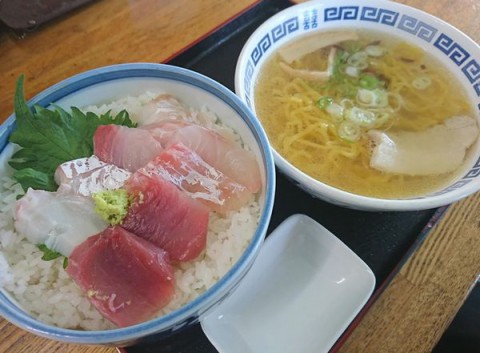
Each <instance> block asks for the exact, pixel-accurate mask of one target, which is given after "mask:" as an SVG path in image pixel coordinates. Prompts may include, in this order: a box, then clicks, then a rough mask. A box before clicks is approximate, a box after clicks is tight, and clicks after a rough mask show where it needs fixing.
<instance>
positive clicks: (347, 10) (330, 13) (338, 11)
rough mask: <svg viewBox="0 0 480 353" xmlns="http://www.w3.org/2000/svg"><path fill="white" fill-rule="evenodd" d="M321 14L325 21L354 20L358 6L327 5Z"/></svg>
mask: <svg viewBox="0 0 480 353" xmlns="http://www.w3.org/2000/svg"><path fill="white" fill-rule="evenodd" d="M323 16H324V19H325V22H327V21H337V20H356V19H357V17H358V6H340V7H327V8H326V9H325V10H324V12H323Z"/></svg>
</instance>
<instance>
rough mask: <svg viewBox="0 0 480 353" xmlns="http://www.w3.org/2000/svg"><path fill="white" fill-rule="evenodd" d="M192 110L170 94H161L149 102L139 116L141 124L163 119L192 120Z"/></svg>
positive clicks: (138, 120)
mask: <svg viewBox="0 0 480 353" xmlns="http://www.w3.org/2000/svg"><path fill="white" fill-rule="evenodd" d="M192 114H193V113H192V112H191V111H190V110H188V109H187V108H185V107H184V106H183V105H182V104H181V103H180V102H179V101H178V100H177V99H176V98H175V97H173V96H172V95H170V94H161V95H159V96H158V97H157V98H155V99H154V100H152V101H151V102H149V103H147V104H146V105H145V106H144V107H143V109H142V110H141V112H140V114H138V117H137V123H138V125H139V126H141V125H146V124H152V123H155V122H158V121H161V120H168V119H174V120H191V119H192Z"/></svg>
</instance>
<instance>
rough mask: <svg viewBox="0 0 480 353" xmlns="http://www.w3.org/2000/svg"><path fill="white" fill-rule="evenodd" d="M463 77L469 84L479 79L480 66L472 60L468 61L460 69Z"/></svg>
mask: <svg viewBox="0 0 480 353" xmlns="http://www.w3.org/2000/svg"><path fill="white" fill-rule="evenodd" d="M462 71H463V73H464V74H465V76H466V77H467V78H468V80H469V81H470V82H471V83H474V82H475V81H477V80H478V79H479V78H480V64H478V62H477V61H476V60H474V59H472V60H470V61H469V62H468V63H467V64H466V65H465V66H464V67H463V69H462Z"/></svg>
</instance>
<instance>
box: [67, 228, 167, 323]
mask: <svg viewBox="0 0 480 353" xmlns="http://www.w3.org/2000/svg"><path fill="white" fill-rule="evenodd" d="M66 271H67V273H68V274H69V275H70V277H71V278H72V279H73V280H74V281H75V283H77V285H78V286H79V287H80V288H81V289H82V290H83V291H84V292H85V293H86V295H87V297H88V299H89V300H90V302H91V303H92V304H93V305H94V306H95V307H96V308H97V310H98V311H100V312H101V313H102V314H103V315H104V316H105V317H106V318H107V319H109V320H110V321H112V322H113V323H115V324H116V325H118V326H121V327H124V326H130V325H134V324H138V323H141V322H143V321H146V320H148V319H150V318H152V317H154V316H155V315H156V314H157V313H158V311H159V310H160V309H161V308H162V307H164V306H165V305H167V304H168V303H169V302H170V300H171V299H172V298H173V295H174V282H175V281H174V273H173V269H172V267H171V265H170V263H169V260H168V255H167V253H166V252H165V251H164V250H162V249H159V248H157V247H156V246H154V245H152V244H150V243H149V242H147V241H145V240H143V239H141V238H139V237H137V236H136V235H134V234H132V233H130V232H128V231H126V230H125V229H123V228H121V227H119V226H117V227H109V228H107V229H105V230H104V231H103V232H101V233H98V234H95V235H92V236H91V237H89V238H88V239H87V240H86V241H85V242H83V243H82V244H80V245H79V246H77V247H76V248H75V249H74V250H73V252H72V254H71V255H70V257H69V259H68V266H67V269H66Z"/></svg>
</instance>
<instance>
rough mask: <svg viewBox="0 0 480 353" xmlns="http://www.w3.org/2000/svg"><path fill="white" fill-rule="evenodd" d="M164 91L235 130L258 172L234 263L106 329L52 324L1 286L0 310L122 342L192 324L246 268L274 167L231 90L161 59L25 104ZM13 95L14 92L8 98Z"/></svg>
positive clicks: (258, 237)
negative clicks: (184, 293)
mask: <svg viewBox="0 0 480 353" xmlns="http://www.w3.org/2000/svg"><path fill="white" fill-rule="evenodd" d="M147 90H150V91H154V92H155V91H161V92H169V93H172V94H173V95H175V96H178V97H179V98H180V99H181V100H182V101H183V102H185V103H186V104H188V105H189V106H193V107H198V108H201V107H203V106H207V107H208V108H209V109H210V110H211V111H212V112H214V113H216V114H217V115H218V116H219V117H220V118H221V119H222V121H223V122H224V123H226V124H227V125H229V126H230V127H232V128H233V129H235V130H236V132H237V133H239V134H240V136H241V137H242V139H243V141H244V142H245V143H247V144H248V145H249V146H250V147H251V149H252V151H253V153H254V154H255V156H256V158H257V160H258V163H259V165H260V171H261V175H262V186H263V187H262V192H261V195H260V205H261V214H260V219H259V223H258V227H257V228H256V230H255V233H254V234H253V235H252V239H251V241H250V243H249V245H248V247H247V249H246V250H245V251H244V253H243V254H242V255H241V257H240V258H239V260H238V261H237V262H236V263H235V264H234V266H233V267H232V268H231V269H230V270H229V271H228V272H227V273H226V274H225V275H224V276H223V277H222V278H221V279H220V280H219V281H218V282H217V283H216V284H215V285H213V286H212V287H211V288H210V289H208V290H207V291H206V292H205V293H203V294H202V295H200V296H199V297H197V298H196V299H194V300H193V301H191V302H190V303H188V304H187V305H185V306H183V307H181V308H180V309H178V310H176V311H173V312H171V313H169V314H167V315H165V316H163V317H160V318H157V319H153V320H150V321H147V322H144V323H141V324H138V325H134V326H130V327H125V328H119V329H114V330H105V331H80V330H70V329H62V328H59V327H54V326H51V325H48V324H45V323H43V322H40V321H38V320H37V319H35V318H33V317H32V316H30V315H29V314H28V313H26V312H25V311H24V310H22V309H21V308H20V307H19V306H18V305H17V304H16V302H15V301H14V300H13V299H12V298H11V297H10V295H8V294H7V293H6V292H5V291H4V290H0V315H1V316H3V317H5V318H6V319H7V320H9V321H11V322H12V323H13V324H15V325H17V326H19V327H21V328H23V329H25V330H28V331H30V332H33V333H35V334H37V335H40V336H43V337H47V338H52V339H55V340H59V341H65V342H71V343H85V344H108V345H117V346H125V345H129V344H132V343H135V342H138V341H141V340H144V339H146V338H147V337H149V336H152V335H155V337H156V338H161V337H166V336H168V335H171V334H173V333H176V332H179V331H180V330H181V329H183V328H186V327H189V326H191V325H193V324H195V323H197V322H198V321H199V320H200V319H201V317H202V316H203V315H204V314H205V313H207V312H208V311H209V310H210V309H211V308H212V307H214V306H215V305H216V304H218V303H220V302H221V301H222V300H224V299H225V298H226V297H228V296H229V295H230V293H231V292H232V291H233V290H234V289H235V288H236V286H237V285H238V284H239V282H240V281H241V280H242V278H243V277H244V276H245V274H246V273H247V272H248V271H249V270H250V267H251V266H252V264H253V262H254V260H255V258H256V256H257V254H258V252H259V250H260V247H261V245H262V243H263V241H264V238H265V235H266V231H267V227H268V224H269V221H270V216H271V213H272V208H273V200H274V193H275V168H274V162H273V157H272V153H271V150H270V147H269V144H268V140H267V137H266V135H265V132H264V131H263V129H262V127H261V125H260V123H259V122H258V121H257V119H256V118H255V116H254V115H253V114H252V113H251V111H250V110H249V109H248V108H247V107H246V105H245V104H244V103H243V102H242V101H241V100H240V99H239V98H238V97H237V96H236V95H235V94H234V93H233V92H231V91H230V90H228V89H227V88H225V87H224V86H222V85H220V84H219V83H217V82H215V81H213V80H211V79H209V78H207V77H205V76H203V75H201V74H198V73H196V72H193V71H190V70H186V69H182V68H178V67H173V66H169V65H161V64H148V63H147V64H146V63H136V64H122V65H114V66H108V67H103V68H99V69H95V70H91V71H88V72H85V73H82V74H79V75H76V76H73V77H71V78H69V79H66V80H64V81H62V82H60V83H58V84H56V85H54V86H52V87H50V88H48V89H46V90H45V91H43V92H42V93H40V94H38V95H37V96H35V97H34V98H33V99H31V100H30V101H29V102H28V104H29V105H33V104H37V105H41V106H43V107H47V106H48V105H50V104H51V103H57V104H58V105H60V106H62V107H64V108H69V107H70V106H77V107H82V106H86V105H100V104H102V103H108V102H111V101H113V100H115V99H119V98H121V97H125V96H135V95H140V94H142V93H144V92H145V91H147ZM12 99H13V97H12ZM14 129H15V116H14V115H12V116H10V117H9V118H8V119H7V121H6V122H5V123H4V124H2V125H1V127H0V151H2V150H3V149H4V148H5V146H6V145H7V143H8V137H9V135H10V134H11V132H12V131H13V130H14Z"/></svg>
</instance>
